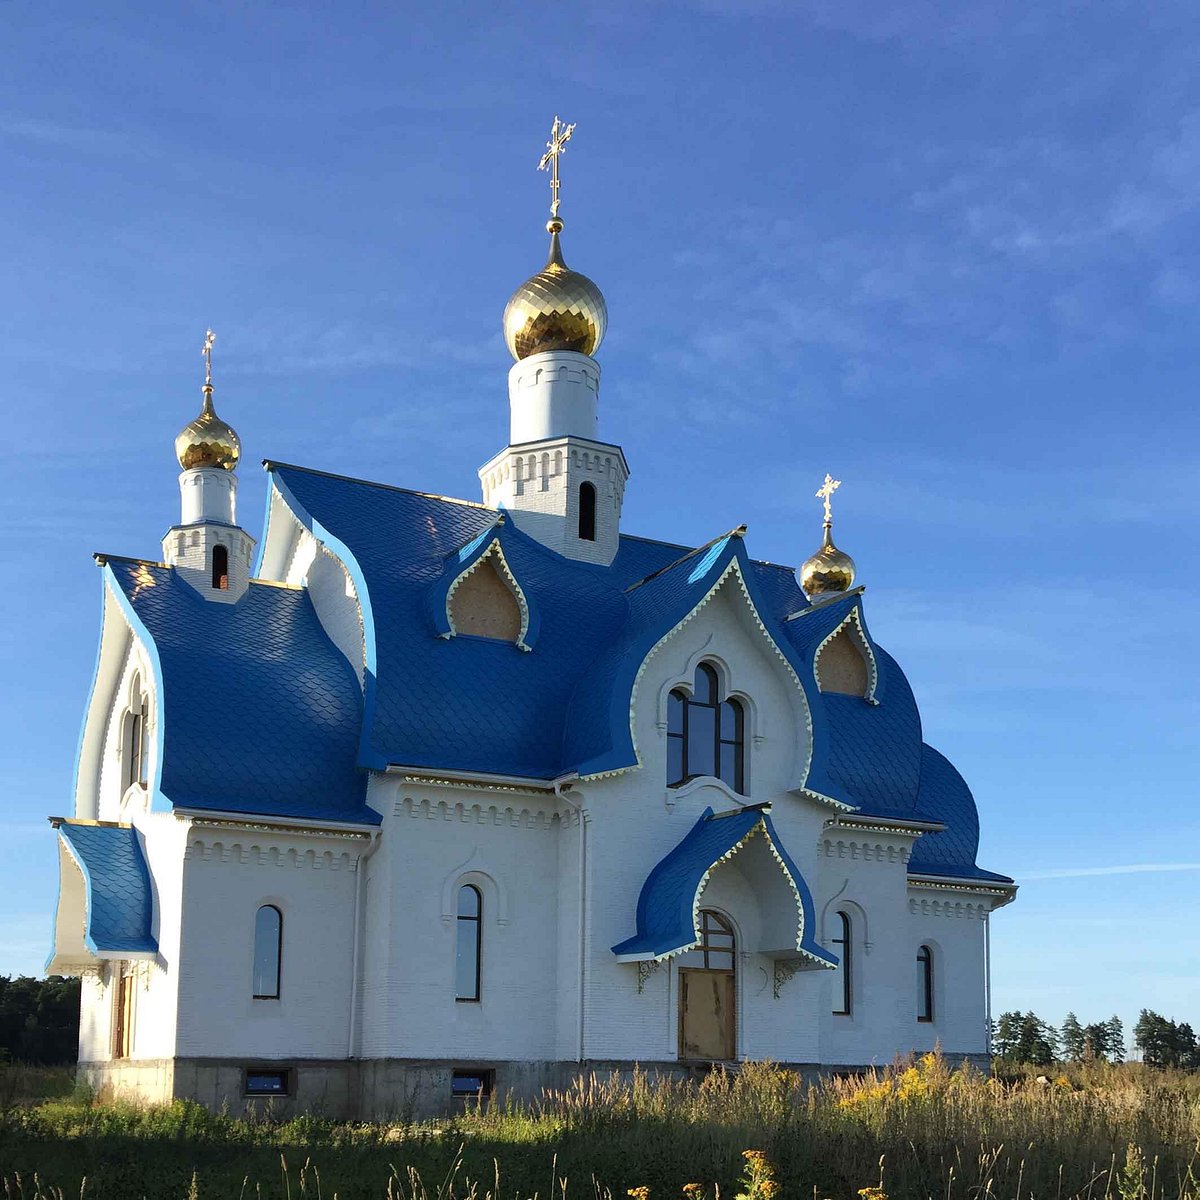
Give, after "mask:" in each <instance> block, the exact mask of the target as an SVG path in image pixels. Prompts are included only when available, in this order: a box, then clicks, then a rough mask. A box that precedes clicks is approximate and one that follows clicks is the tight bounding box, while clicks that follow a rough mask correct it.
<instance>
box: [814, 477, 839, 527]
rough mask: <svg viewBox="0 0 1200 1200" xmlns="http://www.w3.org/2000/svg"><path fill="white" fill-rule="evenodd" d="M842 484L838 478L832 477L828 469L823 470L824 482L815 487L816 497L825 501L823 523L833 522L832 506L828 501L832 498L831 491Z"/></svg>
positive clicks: (830, 523) (829, 523)
mask: <svg viewBox="0 0 1200 1200" xmlns="http://www.w3.org/2000/svg"><path fill="white" fill-rule="evenodd" d="M841 486H842V481H841V480H840V479H834V477H833V476H832V475H830V474H829V472H828V471H826V472H825V483H824V484H823V485H822V486H821V487H819V488H817V499H818V500H824V501H825V524H826V525H832V524H833V506H832V505H831V504H830V503H829V502H830V500H832V499H833V493H834V492H836V491H837V490H838V488H840V487H841Z"/></svg>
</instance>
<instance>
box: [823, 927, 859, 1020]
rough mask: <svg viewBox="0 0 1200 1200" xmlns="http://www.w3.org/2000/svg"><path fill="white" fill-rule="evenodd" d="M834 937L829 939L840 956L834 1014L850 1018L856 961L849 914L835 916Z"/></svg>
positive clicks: (835, 985)
mask: <svg viewBox="0 0 1200 1200" xmlns="http://www.w3.org/2000/svg"><path fill="white" fill-rule="evenodd" d="M833 922H834V923H833V928H834V935H833V937H831V938H830V939H829V941H830V944H831V945H832V946H833V947H834V948H835V953H836V954H837V956H838V973H837V977H836V978H835V979H834V981H833V986H834V1000H833V1013H834V1016H837V1017H848V1016H849V1015H850V1013H851V1012H852V1011H853V1001H854V990H853V983H854V959H853V941H852V939H851V936H850V935H851V930H852V926H851V924H850V917H849V915H848V914H847V913H844V912H836V913H834V914H833Z"/></svg>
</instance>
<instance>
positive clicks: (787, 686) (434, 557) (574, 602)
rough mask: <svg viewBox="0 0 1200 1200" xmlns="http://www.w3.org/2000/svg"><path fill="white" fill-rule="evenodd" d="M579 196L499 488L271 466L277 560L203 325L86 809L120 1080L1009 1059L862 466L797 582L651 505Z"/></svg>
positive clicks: (494, 470) (75, 896)
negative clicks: (847, 519) (204, 372)
mask: <svg viewBox="0 0 1200 1200" xmlns="http://www.w3.org/2000/svg"><path fill="white" fill-rule="evenodd" d="M569 133H570V129H569V127H559V126H557V125H556V129H555V134H554V136H553V137H552V140H551V143H550V149H549V152H548V155H547V160H548V164H549V165H550V166H551V167H552V168H553V170H554V181H555V184H557V166H558V154H559V153H560V152H561V149H562V145H563V143H564V142H565V140H566V136H569ZM557 208H558V205H557V187H555V204H554V207H553V209H552V213H553V216H552V219H551V221H550V222H549V225H548V229H549V231H550V255H549V261H548V262H547V265H546V267H545V268H544V269H543V270H541V271H539V272H538V273H537V274H536V275H534V276H533V277H532V278H531V279H529V280H528V281H526V282H525V283H524V284H522V285H521V287H520V288H519V289H518V290H517V292H516V293H515V294H514V296H513V298H512V299H511V301H510V302H509V305H508V308H507V309H506V311H505V335H506V340H507V343H508V346H509V348H510V350H511V351H512V354H513V357H514V358H515V359H516V363H515V365H514V366H513V367H512V369H511V370H510V372H509V379H508V388H509V408H510V425H509V444H508V445H507V446H506V447H505V448H504V449H502V450H500V452H499V453H498V454H496V455H495V457H493V458H492V459H491V460H490V461H489V462H488V463H486V464H485V465H484V466H483V467H482V468H481V470H480V472H479V477H480V482H481V484H482V495H483V503H479V502H476V501H471V500H454V499H448V498H446V497H442V496H434V495H429V494H427V493H424V492H420V491H413V490H409V489H408V488H407V487H400V486H395V483H393V482H388V483H373V482H367V481H363V480H357V479H348V478H344V477H341V476H335V475H329V474H326V473H323V472H322V471H320V470H314V469H311V468H303V467H297V466H290V465H286V464H283V463H274V462H269V463H268V464H267V470H268V472H269V475H270V499H269V504H268V512H267V519H266V527H265V529H264V530H263V531H262V535H261V542H260V543H259V544H258V545H257V549H256V542H255V539H254V538H253V537H252V536H251V535H250V533H248V532H247V531H246V530H245V529H244V528H242V527H241V526H240V525H239V523H238V516H237V510H236V495H237V470H236V469H237V466H238V460H239V456H240V444H239V441H238V438H237V435H236V434H235V433H234V431H233V429H232V428H231V427H230V426H229V425H227V424H226V423H225V422H223V421H222V420H221V419H220V418H219V417H218V416H217V415H216V413H215V410H214V408H213V401H212V397H213V389H212V382H211V338H210V339H209V342H208V343H207V344H206V351H208V352H209V356H210V357H209V361H210V372H209V375H208V377H207V378H206V381H205V386H204V391H203V396H204V406H203V410H202V412H201V414H200V416H199V417H198V418H197V419H196V420H195V421H193V422H192V423H191V424H190V425H188V426H187V427H186V428H185V429H184V431H183V432H182V433H181V434H180V435H179V437H178V438H177V440H176V444H175V448H176V452H177V454H178V456H179V461H180V464H181V466H182V473H181V474H180V476H179V485H180V491H181V495H182V512H181V515H180V519H179V523H178V524H177V525H174V526H173V527H172V528H171V529H170V530H169V531H168V532H167V535H166V537H165V538H164V539H163V543H162V560H161V561H154V560H143V559H134V558H120V557H116V556H114V555H98V556H97V558H98V561H99V563H100V565H101V568H102V571H103V576H104V604H103V625H102V633H101V641H100V651H99V657H98V661H97V666H96V673H95V679H94V682H93V685H92V692H91V696H90V699H89V701H88V708H87V715H86V719H85V723H84V729H83V734H82V739H81V743H80V749H79V759H78V769H77V779H76V785H75V800H74V814H73V816H72V817H69V818H57V817H56V818H53V824H54V826H55V828H56V830H57V838H58V849H59V864H60V876H61V881H60V892H59V899H58V907H57V912H56V915H55V921H54V945H53V952H52V954H51V958H50V961H49V963H48V969H49V970H51V971H54V972H61V973H69V974H79V975H82V976H83V977H84V989H83V1009H82V1028H81V1032H80V1041H79V1059H80V1070H81V1073H82V1075H83V1076H84V1077H86V1078H87V1079H88V1080H90V1081H91V1082H92V1083H94V1084H97V1085H106V1086H109V1087H111V1088H112V1089H113V1090H114V1091H117V1092H123V1093H126V1094H129V1095H134V1096H139V1097H142V1098H146V1099H169V1098H171V1097H192V1098H195V1099H198V1100H200V1101H202V1102H204V1103H207V1104H211V1105H220V1104H223V1103H228V1104H229V1105H230V1106H231V1107H233V1108H234V1109H237V1108H240V1107H241V1106H242V1105H244V1104H246V1103H251V1102H253V1099H254V1098H255V1097H263V1096H269V1097H273V1098H274V1099H275V1101H276V1103H277V1105H279V1106H282V1107H284V1108H292V1107H295V1108H301V1109H306V1108H312V1109H317V1110H321V1111H325V1112H328V1113H330V1114H334V1115H347V1116H357V1117H364V1118H365V1117H371V1116H376V1115H383V1114H388V1113H394V1112H397V1111H417V1112H435V1111H438V1110H439V1109H444V1108H446V1107H448V1106H449V1105H450V1104H451V1103H452V1102H453V1099H454V1098H455V1097H456V1096H462V1095H466V1094H476V1093H478V1092H481V1091H482V1092H484V1093H496V1094H499V1093H501V1092H504V1091H509V1090H512V1091H515V1092H517V1093H518V1094H524V1095H530V1094H533V1093H535V1092H536V1091H537V1089H538V1088H539V1087H540V1086H542V1085H550V1084H561V1083H563V1082H564V1081H565V1080H566V1078H568V1077H569V1076H570V1075H571V1074H572V1073H575V1072H577V1071H579V1070H581V1069H584V1070H588V1071H591V1070H599V1071H609V1070H627V1069H629V1068H630V1067H631V1066H632V1065H633V1064H634V1063H640V1064H642V1065H643V1066H646V1067H648V1068H652V1069H653V1068H657V1069H660V1070H664V1071H671V1072H674V1073H678V1072H681V1071H696V1070H701V1069H705V1068H707V1067H708V1066H709V1065H711V1064H714V1063H736V1062H738V1061H741V1060H746V1059H763V1058H770V1059H774V1060H776V1061H778V1062H782V1063H787V1064H794V1065H796V1066H798V1067H803V1068H808V1069H814V1070H815V1069H819V1068H843V1067H847V1068H848V1067H859V1066H864V1065H868V1064H873V1063H874V1064H882V1063H886V1062H888V1061H890V1060H891V1059H892V1058H893V1056H894V1055H896V1054H897V1053H905V1052H908V1051H910V1050H927V1049H930V1048H932V1047H933V1046H934V1044H935V1043H937V1042H940V1043H941V1045H942V1047H943V1048H944V1050H945V1051H946V1053H947V1054H948V1055H950V1056H953V1057H955V1058H960V1057H964V1056H982V1055H985V1054H986V1052H987V1049H988V1033H987V1024H988V989H989V984H988V922H989V918H990V914H991V912H992V911H993V910H994V909H996V908H998V907H1000V906H1001V905H1004V904H1007V903H1008V902H1009V901H1010V900H1011V899H1012V898H1013V895H1014V893H1015V887H1014V885H1013V882H1012V880H1011V879H1009V878H1007V877H1006V876H1003V875H997V874H993V873H991V872H989V871H985V870H982V869H981V868H980V867H978V866H977V865H976V862H975V855H976V847H977V843H978V834H979V826H978V818H977V814H976V808H975V802H974V800H973V798H972V796H971V792H970V790H969V789H968V787H967V785H966V783H965V782H964V781H963V779H962V777H961V776H960V775H959V774H958V772H957V771H956V770H955V769H954V767H953V766H952V765H951V764H950V763H949V762H948V761H947V760H946V759H945V758H944V757H942V755H941V754H939V753H938V752H937V751H936V750H935V749H933V748H932V746H930V745H928V744H927V743H926V742H925V741H924V732H923V730H922V726H921V720H920V717H919V715H918V712H917V708H916V704H915V702H914V699H913V694H912V691H911V689H910V688H909V685H908V682H907V680H906V679H905V677H904V674H903V672H902V671H901V669H900V667H899V666H898V665H897V664H896V662H895V661H893V659H891V658H890V657H889V656H888V655H887V653H886V652H885V651H884V650H883V649H882V648H880V647H879V646H878V645H876V643H875V642H874V640H873V639H872V637H871V634H870V631H869V629H868V626H867V620H866V616H865V611H864V603H863V589H862V588H861V587H855V586H853V583H854V564H853V562H852V561H851V560H850V558H849V556H847V555H845V554H844V553H843V552H841V551H840V550H838V549H837V548H836V546H835V545H834V544H833V539H832V536H831V520H830V516H829V513H830V509H829V497H830V496H831V494H832V490H833V487H834V486H836V485H835V484H834V482H833V481H831V480H829V479H828V477H826V487H825V488H822V489H821V494H822V495H823V496H824V497H825V500H826V523H825V537H824V544H823V545H822V546H821V548H820V550H819V551H818V552H817V553H816V554H815V555H814V556H813V557H812V558H810V559H809V560H808V561H807V562H806V563H804V564H803V566H802V567H801V568H800V569H799V571H796V570H794V569H793V568H791V567H787V566H779V565H776V564H774V563H768V562H761V561H758V560H756V559H755V558H753V557H752V556H751V554H750V552H749V549H748V547H747V541H746V538H745V536H744V534H745V529H744V528H738V529H735V530H733V531H731V532H729V533H725V534H722V535H721V536H718V537H715V538H714V539H713V540H712V541H711V542H708V543H707V544H705V545H703V546H698V547H691V546H682V545H676V544H673V543H670V542H664V541H658V540H655V539H652V538H647V537H643V536H637V535H635V534H634V533H632V532H629V531H626V530H625V529H623V528H622V525H621V506H622V499H623V497H624V492H625V486H626V480H627V478H628V475H629V467H628V465H627V463H626V461H625V457H624V455H623V454H622V452H621V449H620V447H619V446H617V445H615V444H613V443H611V442H608V441H605V440H603V438H602V436H601V435H602V430H601V428H600V424H599V398H600V378H601V373H600V365H599V363H598V362H597V360H596V357H595V355H596V352H597V350H598V349H599V346H600V342H601V340H602V338H603V336H604V330H605V324H606V319H607V318H606V311H605V306H604V299H603V297H602V295H601V293H600V291H599V289H598V288H597V287H596V285H595V284H594V283H592V282H591V281H590V280H589V279H587V278H586V277H584V276H582V275H580V274H578V273H577V272H575V271H572V270H570V269H568V268H567V267H566V265H565V263H564V261H563V255H562V251H561V248H560V244H559V240H560V239H559V235H560V233H561V230H562V223H561V221H560V220H559V219H558V215H557ZM614 432H616V431H611V430H608V429H605V430H603V433H604V434H607V435H609V436H611V435H612V434H613V433H614ZM396 482H399V483H410V482H419V481H410V480H401V481H396Z"/></svg>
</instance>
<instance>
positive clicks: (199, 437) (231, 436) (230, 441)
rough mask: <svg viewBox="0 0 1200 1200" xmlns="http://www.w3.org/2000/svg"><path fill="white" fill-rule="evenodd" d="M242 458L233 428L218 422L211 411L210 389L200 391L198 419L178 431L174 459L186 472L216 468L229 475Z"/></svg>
mask: <svg viewBox="0 0 1200 1200" xmlns="http://www.w3.org/2000/svg"><path fill="white" fill-rule="evenodd" d="M241 456H242V443H241V440H240V439H239V438H238V435H237V433H236V431H235V430H234V428H233V426H232V425H230V424H228V423H227V422H225V421H222V420H221V418H220V417H218V416H217V413H216V410H215V409H214V408H213V402H212V387H211V386H210V385H208V384H206V385H205V387H204V406H203V408H201V410H200V415H199V416H198V417H197V418H196V419H195V420H194V421H190V422H189V423H188V424H187V425H185V426H184V427H183V429H181V430H180V432H179V436H178V437H177V438H176V439H175V457H176V458H178V459H179V465H180V466H181V467H182V468H183V469H184V470H185V471H190V470H193V469H195V468H198V467H203V468H209V467H220V468H221V469H222V470H225V471H232V470H233V469H234V467H236V466H237V461H238V459H239V458H241Z"/></svg>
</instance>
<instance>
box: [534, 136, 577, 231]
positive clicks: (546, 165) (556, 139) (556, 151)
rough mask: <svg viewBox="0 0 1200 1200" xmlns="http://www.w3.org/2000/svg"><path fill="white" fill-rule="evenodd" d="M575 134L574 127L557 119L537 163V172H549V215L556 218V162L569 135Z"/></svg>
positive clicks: (565, 146) (565, 145)
mask: <svg viewBox="0 0 1200 1200" xmlns="http://www.w3.org/2000/svg"><path fill="white" fill-rule="evenodd" d="M574 132H575V126H574V125H564V124H563V123H562V122H561V121H560V120H559V119H558V118H557V117H555V118H554V125H553V126H552V127H551V129H550V140H549V141H548V142H547V143H546V153H545V154H543V155H542V158H541V161H540V162H539V163H538V170H539V171H545V170H549V172H550V215H551V216H552V217H557V216H558V160H559V157H560V156H561V155H562V154H563V153H565V151H566V148H567V143H568V142H569V141H570V140H571V134H573V133H574Z"/></svg>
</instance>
